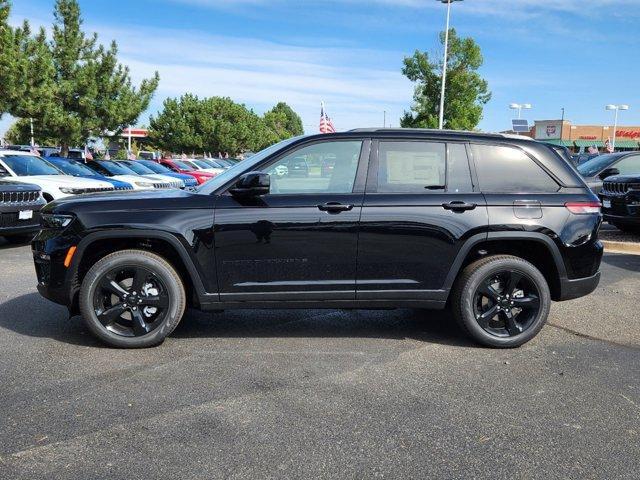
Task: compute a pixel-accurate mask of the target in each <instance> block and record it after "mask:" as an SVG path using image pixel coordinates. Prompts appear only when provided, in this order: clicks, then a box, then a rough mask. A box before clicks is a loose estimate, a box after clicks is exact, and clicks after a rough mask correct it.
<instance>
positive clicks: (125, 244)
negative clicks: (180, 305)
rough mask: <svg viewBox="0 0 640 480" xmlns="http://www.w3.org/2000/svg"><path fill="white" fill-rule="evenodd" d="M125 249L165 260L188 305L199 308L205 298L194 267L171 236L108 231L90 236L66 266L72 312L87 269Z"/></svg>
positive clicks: (200, 279)
mask: <svg viewBox="0 0 640 480" xmlns="http://www.w3.org/2000/svg"><path fill="white" fill-rule="evenodd" d="M127 249H138V250H147V251H150V252H152V253H156V254H157V255H160V256H161V257H163V258H165V259H166V260H167V261H168V262H169V263H170V264H171V265H172V266H173V267H174V268H175V269H176V271H177V272H178V274H179V275H180V277H181V278H182V279H183V281H184V284H185V289H186V290H187V298H188V299H189V303H191V304H199V303H200V299H201V298H202V297H203V296H205V295H206V290H205V288H204V285H203V282H202V278H201V276H200V273H199V272H198V269H197V267H196V266H195V264H194V262H193V260H192V259H191V257H190V256H189V253H188V252H187V249H186V247H185V246H184V245H183V244H182V243H181V241H180V240H179V239H178V238H176V237H175V236H174V235H172V234H170V233H168V232H163V231H155V230H134V231H132V230H119V229H118V230H109V231H103V232H94V233H91V234H89V235H87V236H86V237H84V238H83V239H82V240H81V241H80V243H79V244H78V246H77V249H76V253H75V254H74V257H73V261H72V263H71V265H70V268H71V269H72V272H71V279H72V280H71V282H72V285H71V289H70V295H71V299H70V300H71V305H72V309H71V310H72V311H73V312H77V306H78V293H79V291H80V285H81V284H82V280H83V279H84V276H85V275H86V273H87V272H88V271H89V269H90V268H91V266H92V265H93V264H94V263H95V262H96V261H97V260H98V259H100V258H102V257H104V256H105V255H108V254H109V253H113V252H116V251H120V250H127Z"/></svg>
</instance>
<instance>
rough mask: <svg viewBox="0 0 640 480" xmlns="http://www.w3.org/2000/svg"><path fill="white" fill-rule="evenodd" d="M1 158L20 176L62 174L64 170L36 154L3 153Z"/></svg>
mask: <svg viewBox="0 0 640 480" xmlns="http://www.w3.org/2000/svg"><path fill="white" fill-rule="evenodd" d="M0 160H2V161H4V163H6V164H7V166H8V167H9V168H10V169H11V170H13V172H14V173H15V174H16V175H18V176H23V175H24V176H30V175H60V174H61V173H62V172H61V171H60V170H58V169H57V168H56V167H54V166H53V165H51V164H50V163H49V162H47V161H45V160H44V159H42V158H40V157H36V156H35V155H3V156H2V157H0Z"/></svg>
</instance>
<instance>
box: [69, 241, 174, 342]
mask: <svg viewBox="0 0 640 480" xmlns="http://www.w3.org/2000/svg"><path fill="white" fill-rule="evenodd" d="M79 304H80V313H81V314H82V318H83V320H84V322H85V324H86V325H87V328H88V329H89V330H90V331H91V333H93V334H94V335H95V336H96V337H98V338H99V339H100V340H102V341H103V342H104V343H106V344H108V345H110V346H113V347H120V348H144V347H151V346H155V345H159V344H160V343H162V342H163V341H164V339H165V338H166V337H167V336H168V335H169V334H171V332H173V330H174V329H175V328H176V327H177V325H178V323H179V322H180V320H181V319H182V315H183V314H184V310H185V306H186V293H185V290H184V285H183V282H182V280H181V278H180V276H179V275H178V273H177V272H176V270H175V269H174V268H173V266H172V265H171V264H170V263H169V262H167V261H166V260H165V259H164V258H162V257H160V256H158V255H155V254H153V253H151V252H147V251H145V250H122V251H119V252H115V253H112V254H110V255H107V256H106V257H104V258H102V259H101V260H99V261H98V262H97V263H96V264H95V265H93V267H91V269H90V270H89V271H88V272H87V274H86V275H85V277H84V279H83V281H82V285H81V288H80V297H79Z"/></svg>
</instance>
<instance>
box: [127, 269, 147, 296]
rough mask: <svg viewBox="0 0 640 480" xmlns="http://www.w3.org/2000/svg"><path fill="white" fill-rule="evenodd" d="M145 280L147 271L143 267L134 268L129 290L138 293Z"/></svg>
mask: <svg viewBox="0 0 640 480" xmlns="http://www.w3.org/2000/svg"><path fill="white" fill-rule="evenodd" d="M146 280H147V271H146V270H144V269H143V268H140V267H137V268H136V269H135V270H134V274H133V282H132V283H131V290H132V291H134V292H137V293H138V294H139V293H140V291H141V290H142V287H143V285H144V284H145V282H146Z"/></svg>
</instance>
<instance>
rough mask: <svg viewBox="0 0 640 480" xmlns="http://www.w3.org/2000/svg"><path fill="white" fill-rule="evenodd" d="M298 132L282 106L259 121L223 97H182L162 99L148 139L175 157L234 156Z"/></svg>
mask: <svg viewBox="0 0 640 480" xmlns="http://www.w3.org/2000/svg"><path fill="white" fill-rule="evenodd" d="M298 123H299V126H298V125H297V124H298ZM288 128H292V129H293V130H294V131H293V132H288V130H287V129H288ZM301 131H302V122H301V120H300V117H299V116H298V115H297V114H296V113H295V112H294V111H293V110H292V109H291V108H290V107H289V106H287V105H286V104H285V103H280V104H278V105H276V107H274V108H273V109H272V110H270V111H269V112H267V113H266V114H265V115H264V117H260V116H258V115H256V114H255V113H254V112H253V111H252V110H249V109H247V107H246V106H245V105H242V104H239V103H236V102H234V101H233V100H231V99H230V98H227V97H211V98H204V99H199V98H198V97H197V96H195V95H192V94H185V95H183V96H182V97H180V98H178V99H175V98H168V99H166V100H165V101H164V104H163V108H162V110H161V111H160V112H159V113H158V114H157V115H154V116H152V117H151V119H150V130H149V139H150V142H151V143H152V144H154V145H156V146H157V147H159V148H160V149H162V150H167V151H172V152H176V153H182V152H185V153H188V152H192V151H193V152H202V151H206V152H214V153H217V152H227V153H229V154H232V155H236V154H238V153H241V152H245V151H247V150H254V151H255V150H261V149H263V148H265V147H267V146H269V145H272V144H273V143H275V142H278V141H279V140H281V139H283V138H288V137H290V136H292V135H296V134H299V133H301Z"/></svg>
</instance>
